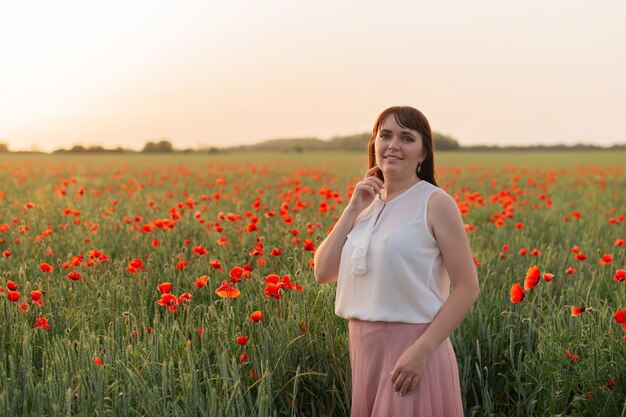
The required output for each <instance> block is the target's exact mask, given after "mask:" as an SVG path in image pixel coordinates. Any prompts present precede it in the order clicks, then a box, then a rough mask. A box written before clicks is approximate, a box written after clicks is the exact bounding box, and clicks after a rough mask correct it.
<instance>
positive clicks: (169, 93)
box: [0, 0, 626, 150]
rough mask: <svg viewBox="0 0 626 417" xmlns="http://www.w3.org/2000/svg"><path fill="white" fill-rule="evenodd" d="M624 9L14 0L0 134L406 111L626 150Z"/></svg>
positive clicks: (96, 135) (283, 131) (395, 0)
mask: <svg viewBox="0 0 626 417" xmlns="http://www.w3.org/2000/svg"><path fill="white" fill-rule="evenodd" d="M625 15H626V3H625V2H621V1H607V0H602V1H599V2H595V3H593V4H592V3H590V2H585V1H577V0H554V1H550V2H545V1H535V0H531V1H527V2H523V3H519V2H518V3H512V2H501V1H495V0H494V1H488V0H477V1H474V2H454V1H451V0H446V1H439V2H409V1H401V0H392V1H389V2H386V3H384V5H383V3H381V2H379V1H372V0H361V1H357V0H350V1H343V2H336V1H326V0H323V1H313V2H298V1H274V0H268V1H265V2H252V1H249V0H248V1H243V0H231V1H220V2H217V1H183V2H169V1H149V2H148V1H132V2H121V1H109V2H100V3H94V2H84V1H80V2H79V1H60V2H49V3H45V2H38V1H28V2H12V3H10V4H9V5H3V6H0V56H1V57H2V65H0V79H1V82H0V142H8V143H9V146H10V148H11V149H12V150H18V149H30V148H38V149H41V150H52V149H56V148H58V147H70V146H72V145H74V144H83V145H94V144H99V145H103V146H105V147H114V146H118V145H122V146H125V147H128V148H133V149H140V148H141V147H142V146H143V144H144V143H145V142H146V141H148V140H157V139H159V138H162V137H167V138H170V139H171V141H172V142H173V143H174V145H175V146H176V147H178V148H186V147H193V148H197V147H202V146H224V145H232V144H239V143H251V142H257V141H259V140H262V139H268V138H276V137H300V136H317V137H320V138H328V137H330V136H333V135H338V134H352V133H360V132H364V131H367V130H369V129H371V125H372V124H373V122H374V119H375V117H376V115H377V114H378V113H379V112H380V111H381V110H383V109H384V108H385V107H387V106H390V105H395V104H409V105H413V106H415V107H417V108H419V109H420V110H422V111H423V112H424V113H425V114H426V116H427V117H428V118H429V119H430V121H431V125H432V126H433V129H435V130H437V131H440V132H443V133H449V134H451V135H452V136H454V137H456V138H457V139H458V140H459V141H460V143H461V144H476V143H484V144H535V143H546V144H547V143H570V144H571V143H580V142H583V143H596V144H600V145H611V144H613V143H618V142H622V143H623V142H626V124H624V123H622V122H621V120H622V119H623V115H624V113H625V112H626V104H625V103H626V101H625V99H624V98H625V97H626V77H624V74H626V48H624V45H625V44H626V25H624V24H623V22H624V16H625Z"/></svg>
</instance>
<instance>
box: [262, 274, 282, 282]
mask: <svg viewBox="0 0 626 417" xmlns="http://www.w3.org/2000/svg"><path fill="white" fill-rule="evenodd" d="M278 281H280V277H279V276H278V275H276V274H269V275H268V276H267V277H265V279H264V280H263V282H262V283H263V284H277V283H278Z"/></svg>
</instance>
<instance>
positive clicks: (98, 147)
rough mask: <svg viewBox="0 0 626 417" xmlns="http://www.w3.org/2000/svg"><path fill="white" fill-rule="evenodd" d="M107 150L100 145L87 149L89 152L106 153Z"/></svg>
mask: <svg viewBox="0 0 626 417" xmlns="http://www.w3.org/2000/svg"><path fill="white" fill-rule="evenodd" d="M106 151H107V150H106V149H104V148H103V147H102V146H100V145H93V146H90V147H88V148H87V152H106Z"/></svg>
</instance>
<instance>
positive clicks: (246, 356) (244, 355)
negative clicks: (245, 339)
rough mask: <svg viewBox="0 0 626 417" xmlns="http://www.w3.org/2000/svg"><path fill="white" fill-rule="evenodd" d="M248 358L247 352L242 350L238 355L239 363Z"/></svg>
mask: <svg viewBox="0 0 626 417" xmlns="http://www.w3.org/2000/svg"><path fill="white" fill-rule="evenodd" d="M247 360H248V352H243V353H242V354H241V355H240V356H239V363H244V362H245V361H247Z"/></svg>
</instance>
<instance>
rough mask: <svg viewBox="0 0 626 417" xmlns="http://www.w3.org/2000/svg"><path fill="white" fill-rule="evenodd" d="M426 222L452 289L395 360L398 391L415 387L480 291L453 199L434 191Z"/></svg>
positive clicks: (393, 376)
mask: <svg viewBox="0 0 626 417" xmlns="http://www.w3.org/2000/svg"><path fill="white" fill-rule="evenodd" d="M428 221H429V223H430V224H431V225H432V230H433V234H434V236H435V239H436V240H437V244H438V245H439V250H440V251H441V256H442V258H443V263H444V265H445V267H446V270H447V271H448V275H449V276H450V284H451V286H452V292H451V293H450V295H449V297H448V299H447V300H446V301H445V302H444V303H443V305H442V307H441V309H440V310H439V312H438V313H437V315H436V316H435V318H434V319H433V321H432V322H431V323H430V326H428V329H426V331H425V332H424V333H423V334H422V336H420V338H419V339H418V340H417V341H416V342H415V343H414V344H413V345H411V346H410V347H409V348H408V349H407V350H406V351H405V352H404V353H403V354H402V355H401V356H400V358H399V359H398V362H397V364H396V367H395V369H394V370H393V372H392V374H391V380H392V383H393V384H394V389H395V390H396V391H398V392H399V393H400V394H404V393H405V392H411V391H413V389H415V386H416V385H417V382H418V380H419V375H420V374H421V372H422V370H423V369H424V366H425V365H426V361H427V360H428V356H430V354H431V353H432V352H433V351H434V350H435V349H437V347H438V346H439V345H440V344H441V343H443V341H444V340H446V339H447V338H448V337H450V334H451V333H452V332H453V331H454V329H456V327H457V326H458V325H459V324H460V323H461V321H462V320H463V319H464V318H465V316H466V315H467V313H468V312H469V310H470V309H471V308H472V306H473V305H474V303H475V302H476V299H477V298H478V295H479V293H480V290H479V288H478V275H477V273H476V267H475V265H474V260H473V259H472V252H471V249H470V245H469V239H468V238H467V232H466V231H465V227H464V226H463V220H462V219H461V214H460V212H459V208H458V206H457V204H456V202H455V201H454V199H452V197H450V196H449V195H448V194H446V193H444V192H435V193H434V194H433V195H432V196H431V198H430V201H429V203H428ZM408 377H412V379H411V378H408Z"/></svg>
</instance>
